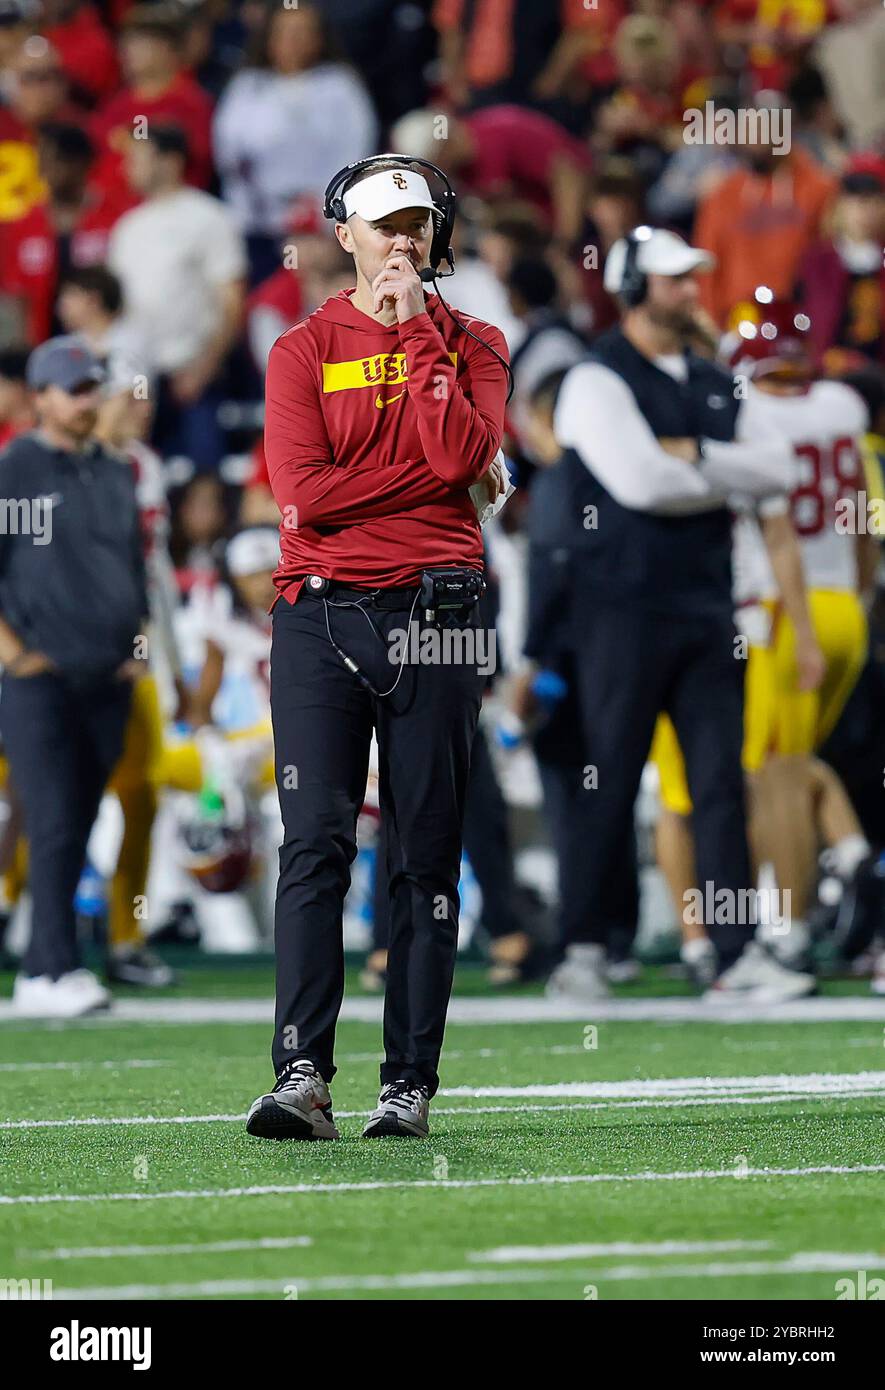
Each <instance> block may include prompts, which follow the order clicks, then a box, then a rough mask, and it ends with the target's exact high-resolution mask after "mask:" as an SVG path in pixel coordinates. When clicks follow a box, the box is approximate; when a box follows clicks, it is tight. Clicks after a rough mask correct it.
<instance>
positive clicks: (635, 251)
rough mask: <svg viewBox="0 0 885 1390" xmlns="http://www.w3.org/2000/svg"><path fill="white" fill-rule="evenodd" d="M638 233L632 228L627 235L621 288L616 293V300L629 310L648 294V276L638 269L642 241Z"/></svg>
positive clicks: (637, 229)
mask: <svg viewBox="0 0 885 1390" xmlns="http://www.w3.org/2000/svg"><path fill="white" fill-rule="evenodd" d="M639 231H640V228H639V227H634V228H633V230H632V232H628V233H627V237H626V241H627V253H626V255H625V257H624V271H623V274H622V276H621V288H620V289H619V290H618V292H617V293H618V298H619V299H621V300H623V302H624V304H626V305H627V307H628V308H630V309H635V308H636V306H637V304H641V303H642V301H643V300H644V299H645V296H646V294H647V293H648V276H647V275H646V274H645V272H644V271H642V270H640V269H639V259H638V258H639V248H640V246H641V245H642V243H643V240H644V238H643V237H641V236H639V235H638V233H639Z"/></svg>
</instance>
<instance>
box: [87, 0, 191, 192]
mask: <svg viewBox="0 0 885 1390" xmlns="http://www.w3.org/2000/svg"><path fill="white" fill-rule="evenodd" d="M123 26H124V27H123V33H122V37H121V39H120V57H121V61H122V64H123V71H124V74H125V77H126V81H127V85H126V86H125V87H124V89H123V90H122V91H121V92H118V93H117V95H116V96H114V97H111V99H110V101H108V102H107V103H106V104H105V105H104V106H103V107H102V108H101V110H100V111H99V112H98V114H97V115H96V117H95V119H94V121H93V126H92V132H93V135H94V138H95V141H96V144H97V145H98V147H99V151H100V160H99V168H98V170H97V173H96V178H97V180H98V181H99V182H100V183H101V185H102V187H104V188H107V189H113V188H120V187H125V186H126V173H125V169H124V162H123V161H124V156H125V153H126V149H127V146H128V144H129V141H130V139H131V138H132V137H133V135H140V134H143V133H144V130H145V129H146V128H147V127H148V126H150V125H151V124H155V123H156V124H163V125H175V126H177V127H178V128H179V129H180V130H182V131H183V132H184V134H185V136H186V137H187V146H188V165H187V171H186V177H187V182H188V183H191V184H193V185H194V186H195V187H197V188H206V187H208V184H209V180H210V178H211V175H212V156H211V135H210V129H211V121H212V102H211V101H210V99H209V97H208V96H207V95H206V93H205V92H204V91H203V89H202V87H200V85H199V84H198V83H197V82H196V81H195V80H194V78H193V77H191V76H190V75H189V74H188V73H186V72H183V71H182V70H181V63H180V58H179V52H180V50H181V47H182V44H183V41H184V36H185V32H186V26H185V24H184V23H183V21H182V19H181V17H180V11H179V10H177V9H173V8H172V7H170V6H167V5H164V4H157V5H150V4H147V5H136V6H135V8H134V9H132V10H130V11H129V13H128V14H127V15H126V17H125V19H124V21H123Z"/></svg>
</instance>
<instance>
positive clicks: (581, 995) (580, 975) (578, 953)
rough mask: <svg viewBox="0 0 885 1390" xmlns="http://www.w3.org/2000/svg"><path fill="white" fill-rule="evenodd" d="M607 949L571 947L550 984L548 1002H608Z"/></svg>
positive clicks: (548, 983)
mask: <svg viewBox="0 0 885 1390" xmlns="http://www.w3.org/2000/svg"><path fill="white" fill-rule="evenodd" d="M605 972H606V960H605V947H604V946H593V945H590V946H569V947H568V948H567V950H566V953H565V960H564V961H563V962H562V963H561V964H560V965H557V967H556V969H555V970H554V971H553V974H552V975H551V976H550V979H549V980H548V981H547V990H546V993H547V998H548V999H575V1000H577V1001H579V1002H582V1003H583V1002H585V1001H589V1000H593V999H607V998H608V996H609V992H610V991H609V987H608V981H607V980H606V977H605Z"/></svg>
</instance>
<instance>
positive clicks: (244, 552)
mask: <svg viewBox="0 0 885 1390" xmlns="http://www.w3.org/2000/svg"><path fill="white" fill-rule="evenodd" d="M224 558H225V560H226V561H227V568H228V572H229V573H230V574H231V575H232V576H233V578H234V579H239V578H240V577H241V576H242V575H245V574H260V573H261V572H262V571H263V570H275V569H276V567H277V565H278V564H279V563H280V536H279V532H278V531H277V530H276V528H275V527H274V528H271V527H270V526H250V527H249V529H248V531H240V532H239V533H238V534H237V535H236V536H234V538H233V540H230V541H228V543H227V549H226V550H225V552H224Z"/></svg>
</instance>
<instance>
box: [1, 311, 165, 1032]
mask: <svg viewBox="0 0 885 1390" xmlns="http://www.w3.org/2000/svg"><path fill="white" fill-rule="evenodd" d="M27 376H28V384H29V385H30V387H31V388H32V390H33V391H34V399H35V406H36V410H37V417H38V421H39V423H38V427H37V429H35V430H33V431H31V432H29V433H27V434H23V435H20V436H19V437H18V438H17V439H15V440H13V441H12V443H11V444H10V445H9V446H8V447H7V448H6V449H5V450H4V451H3V453H2V454H0V507H2V510H0V662H2V665H3V686H2V695H0V735H2V738H3V745H4V751H5V754H6V757H7V760H8V763H9V768H10V775H11V778H12V781H13V783H14V785H15V790H16V792H17V795H18V798H19V800H20V802H21V804H22V807H23V811H24V821H25V831H26V834H27V837H28V842H29V854H30V874H29V877H30V888H31V898H32V904H33V926H32V932H31V941H30V944H29V946H28V949H27V951H26V953H25V957H24V959H23V961H22V966H21V971H20V973H19V975H18V978H17V979H16V982H15V991H14V994H13V1004H14V1007H15V1009H16V1011H17V1012H19V1013H20V1014H22V1015H24V1016H27V1017H60V1018H69V1017H75V1016H77V1015H80V1014H84V1013H90V1012H91V1011H92V1010H94V1009H96V1008H102V1007H104V1006H106V1005H107V1004H108V1002H109V997H108V995H107V993H106V991H105V990H104V989H103V987H102V986H101V985H100V984H99V982H98V980H97V979H96V978H95V976H94V975H92V974H91V972H90V971H88V970H84V969H81V968H79V958H78V951H77V941H76V931H75V920H74V906H73V902H74V893H75V891H76V887H77V881H78V878H79V875H80V872H81V870H82V868H83V862H84V857H85V854H86V845H87V842H88V839H89V833H90V830H91V829H92V824H93V821H94V820H95V816H96V812H97V811H98V807H99V803H100V801H101V798H102V795H103V793H104V789H105V786H106V784H107V781H108V778H109V777H110V775H111V772H112V771H113V768H114V765H115V763H116V762H117V760H118V758H119V757H120V754H121V752H122V748H123V736H124V732H125V728H126V721H127V718H128V714H129V707H130V703H131V694H132V680H133V679H134V677H135V676H136V675H137V674H138V672H139V670H140V669H142V668H141V664H140V662H139V661H137V660H136V659H135V657H136V654H137V647H136V639H137V636H138V634H139V633H140V632H144V630H145V627H144V625H145V617H144V615H145V614H146V612H147V600H146V594H145V581H144V566H143V558H142V548H141V538H140V534H139V517H138V509H137V506H136V500H135V485H134V479H133V476H132V473H131V471H130V470H129V469H128V468H126V467H125V466H124V465H123V464H122V463H121V461H120V459H118V458H115V457H114V456H113V455H111V454H109V453H108V452H107V451H106V450H105V449H104V448H103V447H102V446H101V445H100V444H99V443H98V442H97V441H95V439H94V438H93V432H94V429H95V424H96V419H97V414H98V406H99V403H100V399H101V384H102V382H103V380H104V369H103V367H102V365H101V363H100V362H99V360H98V359H97V358H96V357H95V356H94V355H93V354H92V353H91V352H90V350H89V348H88V347H87V346H86V345H85V343H83V342H82V341H81V340H80V339H77V338H74V337H65V338H53V339H51V340H50V341H49V342H47V343H43V344H42V345H41V346H40V347H39V348H37V349H36V350H35V351H34V352H33V353H32V354H31V357H30V359H29V362H28V372H27ZM138 654H146V653H138Z"/></svg>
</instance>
